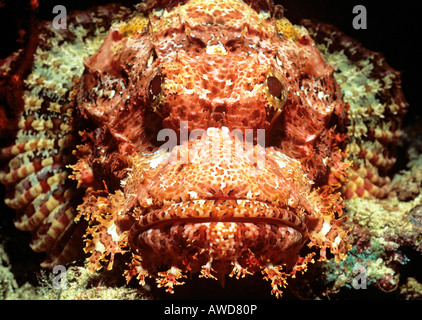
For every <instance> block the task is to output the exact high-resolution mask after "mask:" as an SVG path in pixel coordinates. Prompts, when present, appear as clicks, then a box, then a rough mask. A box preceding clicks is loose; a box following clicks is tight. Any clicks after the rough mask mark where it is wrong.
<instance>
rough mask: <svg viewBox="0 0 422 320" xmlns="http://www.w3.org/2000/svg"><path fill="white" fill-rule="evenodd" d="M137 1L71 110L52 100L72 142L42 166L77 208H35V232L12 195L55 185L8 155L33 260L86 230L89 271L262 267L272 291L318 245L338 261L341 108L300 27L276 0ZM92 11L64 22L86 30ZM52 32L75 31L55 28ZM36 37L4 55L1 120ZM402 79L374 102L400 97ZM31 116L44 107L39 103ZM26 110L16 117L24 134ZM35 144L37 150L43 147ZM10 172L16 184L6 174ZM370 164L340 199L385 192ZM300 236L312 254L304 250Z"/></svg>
mask: <svg viewBox="0 0 422 320" xmlns="http://www.w3.org/2000/svg"><path fill="white" fill-rule="evenodd" d="M163 8H165V10H163ZM96 10H97V9H96ZM118 10H119V9H118V7H117V6H112V5H110V6H108V7H104V8H98V10H97V11H95V12H96V13H95V14H97V15H98V16H99V17H102V19H99V20H96V22H95V23H97V24H99V26H102V22H103V21H104V17H109V16H112V15H114V14H115V13H116V12H117V11H118ZM137 10H138V11H137V12H134V13H133V15H132V16H131V19H128V18H127V16H128V14H129V13H128V12H126V11H125V12H123V13H122V17H124V18H123V19H122V20H124V22H123V23H120V24H117V25H114V26H112V27H111V29H110V31H109V32H108V35H107V36H106V38H105V40H104V43H103V44H102V46H101V47H100V49H99V50H98V52H97V53H96V54H94V55H93V56H91V57H89V58H87V59H86V60H85V71H84V73H83V75H82V77H81V78H80V79H75V87H74V90H73V92H72V94H71V95H69V97H70V99H69V100H66V101H69V102H70V103H69V105H66V106H65V107H63V110H62V109H60V111H61V112H66V111H68V110H70V109H71V110H72V117H68V118H69V119H70V120H69V123H65V124H66V125H70V126H71V130H70V131H69V141H70V142H71V143H69V146H67V145H66V146H65V147H64V148H61V149H60V152H62V153H63V154H62V153H60V154H59V155H58V156H57V157H55V158H54V160H52V161H53V164H54V166H55V168H57V171H58V172H59V173H63V172H65V173H66V174H67V175H66V178H64V180H66V181H65V182H63V183H65V185H66V188H68V190H71V192H72V195H74V196H72V197H70V196H69V199H68V198H65V197H61V198H59V197H58V199H59V200H58V201H57V203H60V204H61V203H65V204H66V205H67V206H73V207H76V205H75V203H76V202H77V201H79V202H78V203H79V206H78V207H77V212H76V213H72V214H73V215H72V214H70V213H69V214H68V215H65V214H62V215H61V216H54V217H52V218H51V219H50V220H52V221H50V220H49V217H50V216H49V213H50V211H49V208H47V207H45V208H43V210H44V211H45V212H44V213H45V215H46V216H47V218H46V219H45V221H42V222H40V221H39V220H38V223H40V225H41V227H39V228H38V226H35V227H34V226H32V227H33V228H32V229H31V226H30V224H31V223H32V224H33V219H32V218H33V217H32V211H31V210H32V209H33V207H31V206H32V205H33V203H30V205H28V206H26V205H24V204H21V203H19V201H20V200H19V198H20V197H21V196H22V195H24V196H25V195H27V194H28V190H29V189H30V187H32V183H33V182H34V186H35V187H36V185H35V183H39V185H42V186H43V187H45V188H46V189H48V188H50V187H52V186H50V185H46V183H45V182H44V181H43V179H42V177H41V176H40V177H38V176H36V177H35V179H33V178H30V174H29V173H25V172H24V171H25V170H21V171H19V169H20V168H19V166H16V161H15V162H14V163H12V161H11V162H10V163H12V164H11V165H9V168H8V169H6V170H4V172H1V178H2V179H3V180H2V181H3V183H4V184H6V187H7V190H8V193H10V196H8V197H7V198H8V201H9V203H11V204H12V205H14V206H15V209H17V210H18V212H19V213H18V219H17V222H16V225H17V227H18V228H20V229H23V230H31V231H32V232H33V240H34V241H33V242H35V247H36V249H37V250H38V251H46V252H47V255H48V259H47V260H46V261H45V262H44V264H43V265H44V266H46V267H52V266H53V265H55V264H65V263H67V262H68V261H70V260H71V259H73V258H74V254H75V253H76V252H78V250H77V249H75V247H74V245H73V243H72V242H74V241H75V240H78V239H79V240H80V239H81V238H82V235H83V234H85V242H86V246H85V249H84V250H85V252H86V253H87V254H88V259H87V265H88V268H89V269H94V270H98V269H100V268H101V267H103V266H106V267H107V269H111V268H113V262H114V259H115V256H116V255H117V254H123V255H125V257H127V259H128V260H130V261H129V263H128V265H129V267H128V270H126V271H125V276H126V278H127V281H130V280H131V279H132V278H133V277H136V278H137V279H138V280H140V282H141V283H143V282H144V280H145V277H146V276H151V277H154V278H156V281H157V283H158V286H164V287H167V291H170V292H173V287H174V286H175V285H178V284H181V282H179V281H178V280H179V279H180V278H182V277H186V276H185V274H186V273H189V272H190V273H199V274H200V276H201V277H208V278H217V279H219V280H221V281H223V280H224V277H225V276H226V275H229V276H234V275H235V276H236V277H237V278H239V277H244V276H245V275H246V274H251V273H255V272H262V273H263V274H264V278H265V279H267V280H270V281H271V287H272V293H274V294H276V295H277V296H279V295H281V287H282V286H285V285H286V278H287V276H289V275H290V276H294V275H295V274H296V273H297V272H298V271H301V272H303V271H305V270H306V265H307V263H309V262H313V256H314V255H315V254H316V253H317V251H319V257H320V260H324V259H325V258H326V254H327V250H329V251H330V252H331V253H332V254H333V255H334V258H335V259H336V260H338V259H342V258H344V257H345V255H346V252H347V249H348V247H349V245H348V241H347V239H346V235H347V232H348V229H347V227H346V226H345V225H344V218H343V217H340V216H341V214H342V209H343V201H342V197H341V195H340V193H339V192H338V190H339V187H340V186H341V185H344V184H345V181H346V169H347V167H348V165H349V164H348V163H346V162H345V161H344V158H345V156H346V154H345V149H346V143H347V140H346V139H347V135H346V132H347V126H348V125H349V123H348V119H347V112H348V104H347V103H344V101H343V99H342V94H341V92H340V89H339V86H338V84H337V83H336V81H335V79H334V76H333V72H334V68H333V66H330V65H329V64H327V63H326V62H325V61H324V59H323V58H322V56H321V54H320V53H319V51H318V49H317V48H316V45H315V43H314V41H313V40H312V38H311V37H310V35H309V34H308V32H307V31H306V30H305V29H303V28H300V27H293V26H292V25H291V24H290V22H288V20H287V19H285V18H284V17H283V8H282V7H281V6H274V4H273V3H272V1H264V0H262V1H243V2H241V1H236V0H232V1H227V2H224V1H214V2H212V4H207V2H206V1H187V0H183V1H176V0H167V1H158V0H152V1H147V3H144V4H139V5H138V6H137ZM93 12H94V11H91V12H90V11H87V12H79V13H77V14H73V15H71V19H77V20H78V21H79V22H80V23H81V24H82V26H84V27H85V28H86V29H90V23H91V22H92V21H91V19H92V17H91V16H90V14H92V13H93ZM99 21H100V22H99ZM305 25H308V27H309V28H314V27H315V25H314V24H312V23H309V22H305ZM107 28H108V27H107ZM327 28H328V29H325V27H324V25H318V24H317V27H315V29H316V32H315V34H314V35H313V36H314V37H316V38H318V37H321V38H322V39H323V40H324V41H325V39H326V38H329V39H331V36H333V37H334V43H335V44H336V45H338V46H339V47H340V48H341V47H344V48H345V50H346V53H347V54H350V55H352V56H353V52H357V53H358V54H361V53H363V54H367V53H368V52H369V51H365V50H363V49H362V50H361V49H359V47H358V45H357V44H356V43H354V42H353V41H351V40H350V39H349V38H346V37H345V36H344V35H343V34H341V33H339V32H338V31H336V30H334V31H333V29H332V28H331V27H327ZM34 30H35V29H34ZM91 31H92V30H91ZM42 32H46V31H42ZM62 36H63V37H64V38H65V39H70V41H71V39H72V34H71V32H70V31H67V30H65V31H63V35H62ZM337 36H338V37H337ZM344 39H346V40H344ZM38 42H40V43H41V44H39V43H38ZM350 43H351V44H352V46H348V44H350ZM42 44H43V41H41V40H40V39H38V37H37V35H36V34H35V33H34V35H33V36H32V37H31V38H30V41H29V42H28V49H27V50H25V51H23V53H22V54H20V55H18V56H14V57H13V56H11V58H10V59H15V60H14V61H12V60H10V61H4V62H2V65H6V64H8V63H10V64H11V65H13V66H12V68H11V71H10V72H9V73H7V74H0V84H1V83H4V82H9V83H10V90H9V91H10V92H7V90H4V89H3V88H2V89H0V99H2V100H5V101H7V103H8V104H10V105H13V106H15V111H14V112H15V114H14V117H12V118H13V119H15V118H16V119H19V117H21V116H22V115H21V114H20V113H22V112H21V110H22V108H25V107H26V106H25V104H24V102H23V99H22V97H23V91H24V90H25V88H26V87H25V81H24V80H25V72H27V71H28V70H27V69H29V68H30V66H31V65H32V63H33V61H32V60H31V58H32V55H33V54H34V52H35V50H36V49H37V45H40V46H42ZM355 49H356V50H355ZM20 60H22V61H23V62H24V63H23V64H22V65H21V66H19V65H20V64H19V63H18V62H19V61H20ZM382 61H383V64H382V66H381V67H380V70H379V69H377V68H375V69H374V70H375V71H376V72H379V76H380V77H381V76H383V75H384V74H385V73H394V70H390V69H389V67H388V66H387V65H384V60H382ZM375 71H374V72H375ZM377 75H378V74H377ZM395 76H396V75H395ZM398 78H399V77H398V76H397V77H395V78H394V81H395V83H394V86H392V89H391V90H392V91H391V92H388V93H386V95H385V96H386V97H387V98H389V99H396V102H397V104H399V103H401V105H404V99H403V98H402V93H401V90H400V85H399V79H398ZM397 81H398V82H397ZM41 82H42V81H41ZM396 82H397V83H396ZM43 94H45V93H41V94H40V95H41V98H46V97H45V96H42V95H43ZM73 95H74V96H73ZM402 100H403V101H402ZM46 106H49V101H48V102H46ZM44 108H45V107H44ZM404 109H405V108H404V107H403V110H404ZM403 110H402V111H403ZM0 112H3V109H2V108H1V109H0ZM36 112H38V113H39V114H36V115H37V116H44V115H43V114H42V113H43V112H44V111H43V107H42V108H40V109H39V110H37V111H36ZM55 116H56V118H53V117H52V116H51V119H53V120H54V121H55V125H57V126H60V125H61V121H59V120H58V119H59V118H58V115H57V114H56V115H55ZM34 119H35V117H32V116H29V117H27V118H26V119H25V118H24V119H21V120H20V121H22V123H24V125H25V126H26V127H27V130H28V132H30V133H31V134H32V133H33V132H35V131H36V129H34V128H33V127H32V125H33V124H34ZM47 120H49V119H47ZM16 121H17V120H15V122H16ZM9 125H10V126H11V127H12V126H15V123H12V122H10V123H9ZM34 126H36V124H34ZM0 130H1V131H5V130H6V126H5V125H3V124H1V126H0ZM235 132H236V133H237V134H238V135H237V136H236V135H234V134H233V133H235ZM251 132H252V133H253V135H252V136H248V134H250V133H251ZM262 132H263V133H264V134H263V136H262V135H260V133H262ZM195 133H201V136H200V137H201V139H199V135H198V136H194V134H195ZM239 135H240V137H239ZM393 136H394V139H396V135H395V133H394V134H393ZM397 136H398V135H397ZM251 137H252V138H251ZM263 137H264V138H265V141H263V139H262V138H263ZM56 138H57V141H58V140H59V138H58V135H57V137H56ZM162 138H165V139H164V140H163V139H162ZM197 138H198V139H197ZM243 138H245V139H243ZM249 138H250V139H249ZM382 138H383V137H382ZM387 138H388V133H387ZM166 139H169V140H171V139H173V140H175V141H172V142H173V143H174V145H173V146H171V147H170V145H169V144H168V142H169V141H166ZM189 139H190V140H189ZM40 141H41V142H43V141H42V139H41V140H40ZM75 141H78V144H79V145H77V146H75ZM163 141H164V142H163ZM34 142H35V143H38V142H39V141H38V140H36V141H32V140H29V142H28V143H26V141H25V143H23V144H22V143H21V144H20V141H16V143H15V145H12V146H10V147H6V148H3V149H0V152H1V153H0V158H2V160H3V158H4V159H8V160H9V159H11V158H12V157H13V156H16V157H19V156H21V155H22V154H23V153H24V151H25V148H26V147H28V145H30V144H31V143H32V144H33V143H34ZM70 146H71V147H72V148H74V150H73V152H70V151H69V150H70ZM160 147H161V148H160ZM37 148H38V147H37ZM37 148H35V149H36V150H38V151H42V153H46V154H47V155H46V156H45V157H47V156H48V155H50V153H53V151H54V150H48V152H46V151H45V150H44V149H45V148H44V147H43V146H41V147H39V148H38V149H37ZM167 149H168V150H167ZM166 151H168V152H166ZM49 152H50V153H49ZM70 153H72V155H70ZM359 156H362V157H365V154H363V155H359ZM42 157H43V156H41V155H40V156H38V155H37V156H35V157H34V159H33V160H31V159H29V160H28V159H25V160H24V161H23V163H22V166H24V165H27V164H28V162H29V166H28V170H29V169H31V170H32V169H33V167H31V165H32V164H34V163H36V161H38V162H37V163H36V165H37V168H35V170H41V169H40V168H42V166H40V159H43V158H42ZM380 158H381V157H380V155H375V156H374V157H373V158H372V160H373V161H376V160H378V159H380ZM387 160H389V159H387ZM31 161H32V162H31ZM381 162H382V161H381ZM386 162H387V163H390V162H391V161H386ZM381 165H382V163H381ZM383 169H385V168H383ZM18 171H19V172H18ZM19 174H21V175H22V177H18V178H20V179H22V181H25V183H26V185H23V186H22V185H19V183H20V182H19V181H18V180H19V179H15V176H16V175H18V176H19ZM374 174H375V173H373V172H369V173H368V177H366V178H368V179H370V180H371V181H372V182H374V185H376V187H373V185H370V184H368V183H367V181H366V180H365V181H364V182H363V183H364V185H363V186H358V187H355V186H354V185H353V184H354V183H355V182H354V181H352V182H349V183H350V184H351V185H352V187H350V188H349V187H346V188H345V190H346V192H345V194H346V197H349V196H350V197H352V196H355V195H356V194H357V195H365V193H364V192H363V191H364V189H365V187H367V189H368V190H366V191H368V192H369V193H371V192H372V193H373V194H375V195H380V194H384V190H381V189H382V188H383V186H384V185H385V181H384V179H382V178H379V177H377V178H378V179H372V178H373V177H374ZM369 175H370V176H369ZM72 179H73V180H76V181H68V180H72ZM72 182H73V184H72ZM52 188H53V187H52ZM63 188H64V187H63ZM75 189H76V190H77V192H74V191H75ZM63 190H64V189H63ZM63 190H60V192H61V191H63ZM362 190H363V191H362ZM380 190H381V191H380ZM53 191H55V190H54V189H53ZM60 192H58V194H60ZM63 192H64V191H63ZM368 192H367V193H368ZM22 203H23V202H22ZM52 207H54V206H52ZM28 208H29V209H30V210H29V209H28ZM72 209H73V208H72ZM51 210H52V209H51ZM33 211H35V210H33ZM75 215H77V216H76V218H75V219H73V217H74V216H75ZM81 220H85V221H81ZM51 222H60V223H58V224H56V226H55V227H56V229H57V230H58V231H57V232H55V233H54V232H53V233H52V235H49V234H48V235H46V234H47V231H51V229H53V227H52V224H51ZM86 224H88V228H86ZM53 236H54V237H55V238H54V237H53ZM305 246H308V247H309V248H310V250H309V252H310V253H308V254H306V255H305V256H304V257H302V256H301V250H302V249H303V248H304V247H305ZM34 250H35V249H34Z"/></svg>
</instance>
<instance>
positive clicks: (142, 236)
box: [125, 127, 316, 268]
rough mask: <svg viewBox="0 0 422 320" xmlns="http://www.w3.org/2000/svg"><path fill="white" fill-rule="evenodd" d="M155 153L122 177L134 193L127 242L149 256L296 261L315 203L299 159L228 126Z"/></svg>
mask: <svg viewBox="0 0 422 320" xmlns="http://www.w3.org/2000/svg"><path fill="white" fill-rule="evenodd" d="M151 157H152V158H151ZM151 157H150V158H145V156H144V155H142V156H141V157H139V159H138V160H136V159H135V160H134V162H133V167H132V170H131V171H132V173H131V175H129V177H128V179H127V180H126V182H125V186H126V188H127V190H126V191H125V193H126V194H130V193H131V194H136V197H137V205H136V206H135V209H134V210H133V216H134V217H136V222H135V223H134V224H133V225H132V226H131V228H130V231H129V235H128V241H129V245H130V247H131V248H132V249H135V251H137V252H142V256H143V257H145V256H146V255H147V256H150V258H148V259H146V260H148V261H151V260H155V259H154V257H156V258H157V259H158V260H159V261H160V262H161V263H162V262H163V256H165V257H166V259H167V260H168V262H169V263H170V264H172V265H174V261H177V260H178V259H182V258H183V257H187V256H191V257H192V256H194V257H195V259H194V260H193V262H192V263H191V265H190V267H191V268H195V265H196V266H197V267H198V268H199V267H200V266H202V265H204V264H205V263H206V262H208V261H211V260H213V261H214V263H213V265H215V262H216V261H218V262H224V261H241V260H244V259H246V260H251V259H252V258H254V259H258V260H262V261H268V259H270V260H271V261H273V263H283V264H286V265H294V264H295V263H296V258H297V253H298V252H299V250H300V249H301V248H302V246H303V244H304V243H305V242H306V241H307V240H308V228H313V227H314V224H315V221H313V219H312V218H311V215H310V214H309V212H312V210H315V209H316V208H312V206H313V205H312V204H311V202H310V198H311V197H310V196H309V195H310V194H311V184H312V182H311V181H310V180H309V179H308V178H307V176H306V174H305V173H304V172H303V170H302V166H301V164H300V162H299V161H297V160H295V159H292V158H290V157H288V156H286V155H284V154H283V153H281V152H279V151H277V150H276V149H274V148H272V147H271V148H265V147H263V146H261V145H260V144H253V143H247V142H245V141H243V140H241V139H239V137H237V136H235V135H233V134H231V133H230V132H229V130H228V129H227V128H226V127H223V128H209V129H208V130H207V131H206V134H204V135H203V136H201V138H200V139H195V140H192V141H188V142H186V143H184V144H181V145H179V146H176V147H175V148H174V149H173V150H172V151H171V152H170V153H168V152H164V151H160V150H159V151H157V152H156V153H155V154H154V155H152V156H151ZM135 158H136V157H135ZM148 166H149V168H148ZM139 181H142V182H141V183H139ZM280 252H282V253H283V254H280ZM255 253H256V254H257V255H256V256H255ZM258 253H259V256H258ZM180 263H182V261H180Z"/></svg>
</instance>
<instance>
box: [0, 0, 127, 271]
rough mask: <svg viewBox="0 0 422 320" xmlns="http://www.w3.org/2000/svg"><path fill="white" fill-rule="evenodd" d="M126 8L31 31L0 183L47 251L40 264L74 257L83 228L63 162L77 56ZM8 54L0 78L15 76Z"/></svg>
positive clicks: (21, 223)
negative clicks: (31, 46) (32, 41)
mask: <svg viewBox="0 0 422 320" xmlns="http://www.w3.org/2000/svg"><path fill="white" fill-rule="evenodd" d="M129 13H130V11H129V10H128V9H126V8H124V7H120V6H116V5H108V6H103V7H98V8H95V9H93V10H92V11H90V12H89V13H88V14H87V13H85V14H81V12H75V13H72V14H69V15H68V20H67V29H66V30H56V29H54V27H53V25H52V23H51V22H41V23H40V24H39V25H38V26H37V28H38V33H37V35H35V34H34V35H32V36H33V37H34V36H36V37H38V40H37V41H38V42H37V47H36V50H35V54H34V57H33V64H32V69H31V70H29V73H28V76H27V77H26V78H25V79H23V88H22V90H23V98H22V100H23V105H24V108H23V111H22V112H21V114H20V115H18V118H17V121H16V132H15V134H16V136H15V141H14V143H13V144H12V145H10V146H6V147H3V148H1V149H0V160H1V161H2V162H5V163H6V165H5V166H4V167H3V168H2V171H0V182H1V183H2V184H4V185H5V186H6V197H5V203H6V205H8V206H9V207H10V208H12V209H15V210H16V212H17V217H16V219H15V226H16V228H18V229H19V230H25V231H30V232H31V234H32V242H31V248H32V249H33V250H34V251H36V252H44V251H45V252H46V253H47V259H46V260H45V261H44V262H43V263H42V266H43V267H52V266H54V265H56V264H65V263H67V262H69V261H71V260H72V259H74V257H75V256H76V255H77V251H76V250H74V249H73V246H74V245H75V242H78V241H79V242H80V241H81V239H82V232H83V230H84V229H83V228H82V227H80V226H79V225H78V224H76V223H75V222H74V218H75V215H76V205H77V203H76V202H75V201H77V200H76V199H77V198H78V190H76V182H75V181H72V180H71V179H70V177H69V175H70V174H71V169H70V168H68V165H69V164H72V163H75V162H76V159H74V156H73V155H72V152H73V150H74V149H75V148H76V145H77V142H78V134H77V132H76V129H75V124H74V121H73V112H74V110H73V109H74V108H73V107H74V102H73V101H74V94H73V86H74V84H75V83H76V81H77V79H78V78H79V77H80V75H81V74H82V72H83V70H84V59H85V58H86V57H88V56H90V55H92V54H94V53H95V52H96V51H97V50H98V48H99V46H100V45H101V43H102V41H103V40H104V37H105V35H106V32H107V31H108V29H109V27H110V25H111V24H112V23H113V22H116V21H119V20H120V19H122V18H124V17H125V16H127V15H128V14H129ZM34 30H37V29H36V28H34ZM9 60H10V59H9ZM18 60H19V59H14V60H13V61H14V62H15V63H17V62H18ZM13 61H12V63H11V66H10V67H9V68H7V69H4V70H2V71H4V72H6V73H8V74H6V75H2V76H3V77H5V78H7V77H9V78H11V77H13V76H14V73H13V72H14V65H13ZM9 107H10V108H11V110H16V109H17V108H16V106H15V105H10V106H9ZM78 229H81V230H79V231H78Z"/></svg>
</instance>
